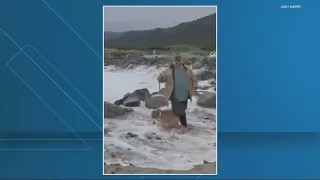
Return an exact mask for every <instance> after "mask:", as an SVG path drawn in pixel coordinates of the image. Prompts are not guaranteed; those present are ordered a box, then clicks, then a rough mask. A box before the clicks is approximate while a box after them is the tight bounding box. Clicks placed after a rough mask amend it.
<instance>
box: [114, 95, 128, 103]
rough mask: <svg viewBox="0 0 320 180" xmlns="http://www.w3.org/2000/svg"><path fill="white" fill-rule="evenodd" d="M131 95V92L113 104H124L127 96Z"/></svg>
mask: <svg viewBox="0 0 320 180" xmlns="http://www.w3.org/2000/svg"><path fill="white" fill-rule="evenodd" d="M129 96H130V93H127V94H126V95H124V96H123V98H122V99H119V100H116V101H115V102H114V103H113V104H115V105H123V102H124V101H125V100H126V99H127V97H129Z"/></svg>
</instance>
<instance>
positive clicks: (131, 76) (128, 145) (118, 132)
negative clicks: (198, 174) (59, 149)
mask: <svg viewBox="0 0 320 180" xmlns="http://www.w3.org/2000/svg"><path fill="white" fill-rule="evenodd" d="M160 71H161V70H159V69H155V68H147V67H138V68H135V69H132V70H119V69H116V68H114V67H106V68H105V70H104V100H105V101H108V102H111V103H113V102H114V101H115V100H118V99H121V98H122V97H123V96H124V95H125V94H126V93H128V92H132V91H134V90H136V89H139V88H148V89H149V91H150V93H152V92H155V91H158V90H159V84H158V82H157V80H156V76H157V74H158V73H159V72H160ZM201 83H202V84H205V83H206V82H201ZM162 87H163V85H161V87H160V88H162ZM208 91H211V90H210V89H209V90H208ZM195 102H196V99H194V101H193V102H192V103H191V102H189V104H188V109H187V118H188V123H189V125H190V127H191V129H190V130H189V131H187V132H186V133H184V134H179V133H177V131H175V130H168V129H164V128H162V127H161V126H160V125H159V124H154V123H153V120H152V119H151V110H150V109H147V108H145V107H144V104H143V103H142V104H141V106H140V107H135V108H133V109H134V112H133V113H131V114H128V115H127V116H125V117H119V118H114V119H108V118H105V119H104V128H105V129H106V131H108V133H107V135H105V138H104V161H105V163H106V164H116V163H119V164H122V165H123V166H125V165H128V164H129V163H130V164H133V165H135V166H139V167H149V168H158V169H175V170H187V169H191V168H193V166H194V165H197V164H203V161H204V160H206V161H209V162H213V161H216V147H215V144H216V130H215V129H216V121H215V120H213V119H215V115H216V110H215V109H206V108H202V107H199V106H197V105H196V103H195ZM128 132H130V133H133V134H136V135H137V137H134V138H127V136H126V134H127V133H128Z"/></svg>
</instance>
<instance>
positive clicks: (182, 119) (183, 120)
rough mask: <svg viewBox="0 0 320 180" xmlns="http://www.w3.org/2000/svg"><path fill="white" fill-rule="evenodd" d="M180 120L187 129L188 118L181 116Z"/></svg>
mask: <svg viewBox="0 0 320 180" xmlns="http://www.w3.org/2000/svg"><path fill="white" fill-rule="evenodd" d="M179 118H180V123H181V125H182V126H185V127H187V117H186V115H184V116H179Z"/></svg>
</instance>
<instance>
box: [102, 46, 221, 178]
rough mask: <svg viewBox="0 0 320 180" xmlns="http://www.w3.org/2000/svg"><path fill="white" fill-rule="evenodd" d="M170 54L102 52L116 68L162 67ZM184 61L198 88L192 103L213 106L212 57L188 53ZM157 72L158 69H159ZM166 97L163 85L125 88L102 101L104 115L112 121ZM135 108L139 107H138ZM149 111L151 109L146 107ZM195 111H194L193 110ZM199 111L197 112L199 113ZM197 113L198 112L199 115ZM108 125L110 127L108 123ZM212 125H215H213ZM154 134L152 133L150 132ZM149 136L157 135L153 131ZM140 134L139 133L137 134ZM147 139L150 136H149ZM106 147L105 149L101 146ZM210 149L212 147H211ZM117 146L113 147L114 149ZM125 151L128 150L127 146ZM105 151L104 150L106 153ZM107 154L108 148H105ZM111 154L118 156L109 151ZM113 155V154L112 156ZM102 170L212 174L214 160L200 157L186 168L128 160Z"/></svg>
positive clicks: (157, 104) (154, 105)
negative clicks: (111, 99)
mask: <svg viewBox="0 0 320 180" xmlns="http://www.w3.org/2000/svg"><path fill="white" fill-rule="evenodd" d="M172 60H173V57H169V56H159V57H148V56H144V55H143V54H141V53H139V52H130V53H128V52H120V51H117V52H116V53H113V54H112V53H110V54H105V66H115V67H117V68H119V69H122V70H126V69H135V67H137V66H146V67H156V68H160V67H166V66H169V64H170V63H172ZM184 62H185V64H186V65H188V66H189V67H191V68H192V69H193V70H194V72H195V73H196V77H197V79H198V83H199V84H198V89H197V91H196V92H195V93H194V99H195V100H196V101H194V102H196V106H199V107H203V108H205V109H207V108H209V109H210V111H211V109H214V108H216V59H215V58H208V57H200V56H199V57H192V58H184ZM159 72H160V71H159ZM166 103H167V102H166V100H165V99H164V96H163V89H160V90H159V91H157V92H149V90H148V89H147V88H141V89H136V90H134V91H133V92H127V93H126V94H123V97H122V98H121V99H118V100H116V101H115V102H106V101H105V102H104V117H105V118H106V120H108V122H109V121H110V120H111V121H110V122H113V120H116V119H126V117H129V116H130V115H132V114H134V113H136V111H137V109H135V107H141V106H144V107H145V108H147V109H150V110H151V109H156V108H158V107H162V106H165V105H167V104H166ZM138 109H139V108H138ZM150 112H151V111H150ZM194 114H195V112H194ZM200 114H201V113H200ZM200 114H199V115H200ZM202 116H203V117H202ZM200 118H203V119H205V120H206V121H210V122H211V121H212V122H213V121H215V120H216V119H215V117H214V115H213V114H212V113H209V114H207V115H206V114H203V113H202V115H201V117H200ZM110 128H112V127H110ZM214 128H215V127H214ZM110 131H112V129H108V128H105V129H104V136H105V137H108V136H110ZM153 135H154V133H153ZM154 136H155V137H154V138H153V137H151V140H154V139H155V140H157V138H158V139H159V138H160V139H161V137H158V136H156V135H154ZM124 137H125V138H128V139H135V138H136V139H137V138H138V139H139V138H140V135H139V136H138V135H137V134H135V133H132V132H126V134H125V135H124ZM141 138H142V137H141ZM147 139H149V137H148V138H147ZM149 140H150V139H149ZM105 150H106V151H108V149H105ZM212 150H214V149H212ZM118 151H119V150H117V152H118ZM128 151H129V150H128ZM107 154H108V153H107ZM109 154H110V152H109ZM110 156H111V157H112V158H116V157H118V155H114V154H112V153H111V155H110ZM113 156H114V157H113ZM104 173H105V174H216V162H207V161H204V162H203V164H199V165H195V166H194V167H193V168H192V169H189V170H169V169H168V170H163V169H157V168H142V167H137V166H134V165H133V164H128V165H127V166H123V165H121V164H111V165H107V164H105V165H104Z"/></svg>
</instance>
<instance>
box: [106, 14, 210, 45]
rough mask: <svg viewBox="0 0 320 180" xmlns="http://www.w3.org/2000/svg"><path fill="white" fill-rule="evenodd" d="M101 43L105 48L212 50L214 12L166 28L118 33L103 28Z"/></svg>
mask: <svg viewBox="0 0 320 180" xmlns="http://www.w3.org/2000/svg"><path fill="white" fill-rule="evenodd" d="M108 37H109V38H108ZM104 43H105V48H115V49H119V50H129V49H137V50H153V49H157V50H160V51H170V50H177V49H179V48H180V50H182V49H183V48H191V49H195V48H197V49H200V50H203V51H213V50H216V14H212V15H209V16H206V17H203V18H200V19H197V20H194V21H190V22H185V23H181V24H179V25H177V26H173V27H169V28H157V29H153V30H143V31H128V32H123V33H120V34H119V33H117V34H115V33H113V32H105V42H104ZM186 50H187V49H186Z"/></svg>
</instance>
